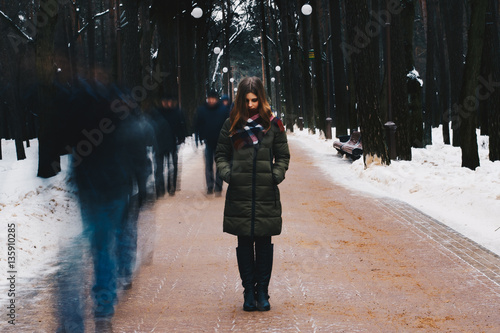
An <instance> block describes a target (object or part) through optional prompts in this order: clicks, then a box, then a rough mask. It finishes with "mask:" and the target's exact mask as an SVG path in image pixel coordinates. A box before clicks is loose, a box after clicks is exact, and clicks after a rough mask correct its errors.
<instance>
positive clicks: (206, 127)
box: [195, 91, 229, 196]
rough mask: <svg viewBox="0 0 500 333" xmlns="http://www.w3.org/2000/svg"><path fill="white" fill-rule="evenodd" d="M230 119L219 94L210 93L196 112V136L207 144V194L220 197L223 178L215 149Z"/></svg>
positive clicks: (227, 109)
mask: <svg viewBox="0 0 500 333" xmlns="http://www.w3.org/2000/svg"><path fill="white" fill-rule="evenodd" d="M228 117H229V108H228V107H227V106H225V105H224V104H223V103H222V102H220V101H219V94H218V93H217V92H216V91H210V92H209V93H208V94H207V100H206V102H205V103H204V104H203V105H201V106H200V107H198V110H197V112H196V129H195V131H196V136H197V138H198V140H200V142H204V143H205V179H206V184H207V194H208V195H210V194H213V193H214V192H215V195H216V196H220V195H221V192H222V178H221V177H220V175H219V173H218V172H217V170H216V168H214V165H215V149H216V148H217V140H218V139H219V134H220V130H221V128H222V125H223V124H224V122H225V121H226V119H227V118H228Z"/></svg>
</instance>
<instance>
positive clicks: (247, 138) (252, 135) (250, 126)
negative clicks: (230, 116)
mask: <svg viewBox="0 0 500 333" xmlns="http://www.w3.org/2000/svg"><path fill="white" fill-rule="evenodd" d="M270 120H271V123H275V124H277V125H278V127H279V128H280V131H284V130H285V128H284V127H283V123H282V122H281V120H279V119H278V118H276V117H274V116H273V115H271V118H270ZM262 122H263V121H262V117H261V116H260V115H259V114H256V115H254V116H252V117H250V118H248V120H247V123H246V125H245V126H244V127H243V128H240V129H238V130H235V131H233V133H231V135H230V137H231V142H232V143H233V147H234V149H236V150H238V149H241V148H244V147H254V146H255V145H257V144H259V142H260V141H261V140H262V138H263V137H264V135H265V134H266V133H267V130H266V129H265V128H264V127H263V126H262Z"/></svg>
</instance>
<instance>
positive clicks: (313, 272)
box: [37, 137, 500, 333]
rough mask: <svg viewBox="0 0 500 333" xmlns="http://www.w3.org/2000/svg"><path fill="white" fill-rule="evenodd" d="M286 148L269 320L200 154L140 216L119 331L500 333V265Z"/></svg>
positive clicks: (46, 323)
mask: <svg viewBox="0 0 500 333" xmlns="http://www.w3.org/2000/svg"><path fill="white" fill-rule="evenodd" d="M290 141H291V142H290V149H291V156H292V158H291V162H290V169H289V171H288V173H287V175H286V179H285V181H284V182H283V183H282V184H281V185H280V191H281V198H282V204H283V221H284V223H283V233H282V235H280V236H277V237H273V243H274V244H275V255H274V267H273V276H272V279H271V284H270V295H271V299H270V302H271V311H269V312H250V313H249V312H244V311H243V310H242V301H243V295H242V293H243V289H242V287H241V283H240V279H239V275H238V269H237V264H236V256H235V247H236V238H235V237H234V236H231V235H228V234H224V233H223V232H222V211H223V207H224V195H225V191H224V192H223V196H222V197H214V196H210V197H208V196H206V195H205V194H204V192H205V190H204V178H203V177H204V176H203V175H204V171H203V170H204V168H203V161H202V154H201V151H198V153H196V154H193V155H192V157H190V158H189V159H188V160H186V161H184V163H183V165H182V174H181V175H182V181H181V190H180V191H178V192H177V193H176V195H175V196H173V197H170V196H167V197H165V198H163V199H161V200H159V201H158V202H157V203H156V204H155V206H154V208H153V209H152V210H151V211H149V212H147V214H146V215H143V216H142V219H141V223H140V229H139V232H140V242H141V244H140V246H139V249H140V259H141V262H142V265H141V267H140V269H139V270H138V272H137V275H136V277H135V279H134V282H133V287H132V289H131V290H128V291H125V292H123V293H122V294H121V296H120V302H119V304H118V306H117V312H116V314H115V317H114V318H113V322H112V325H113V332H115V333H116V332H162V333H163V332H500V316H499V315H498V314H499V313H500V258H499V257H498V256H496V255H494V254H492V253H491V252H489V251H487V250H485V249H483V248H482V247H480V246H478V245H477V244H475V243H473V242H471V241H470V240H468V239H466V238H464V237H463V236H461V235H460V234H458V233H456V232H454V231H453V230H450V229H449V228H447V227H446V226H444V225H442V224H441V223H439V222H438V221H435V220H433V219H432V218H430V217H428V216H426V215H424V214H422V213H421V212H419V211H417V210H415V209H414V208H412V207H410V206H408V205H406V204H404V203H401V202H398V201H395V200H391V199H387V198H379V197H373V196H368V195H365V194H361V193H359V192H353V191H350V190H348V189H346V188H344V187H341V186H339V185H338V184H334V183H332V182H331V181H330V180H329V178H328V177H325V176H324V175H323V174H322V173H321V171H320V169H319V168H318V167H316V166H315V165H314V164H313V163H312V158H311V157H310V156H308V152H307V151H306V150H305V149H304V148H302V147H301V145H300V143H299V141H298V140H297V139H294V138H293V137H291V140H290ZM332 154H334V153H333V152H332ZM332 158H337V157H336V156H332ZM51 320H53V319H51V318H50V314H49V313H47V314H45V315H44V316H43V317H42V319H39V322H40V326H39V327H50V322H51ZM87 322H88V325H87V329H86V331H88V332H93V331H94V330H93V323H92V322H91V321H90V320H87ZM41 331H45V332H51V330H46V329H44V330H41ZM37 332H39V331H37Z"/></svg>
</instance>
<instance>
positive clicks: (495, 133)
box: [488, 0, 500, 162]
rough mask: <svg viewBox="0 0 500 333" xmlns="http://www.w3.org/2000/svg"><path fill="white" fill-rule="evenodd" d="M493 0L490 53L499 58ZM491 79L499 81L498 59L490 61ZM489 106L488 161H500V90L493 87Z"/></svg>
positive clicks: (496, 14) (495, 11)
mask: <svg viewBox="0 0 500 333" xmlns="http://www.w3.org/2000/svg"><path fill="white" fill-rule="evenodd" d="M494 2H495V0H490V6H492V11H493V16H494V20H493V22H494V24H493V27H494V28H493V29H492V30H493V39H492V43H491V54H492V59H499V57H500V41H499V35H498V34H499V30H500V29H499V27H498V23H499V21H500V20H499V15H498V12H497V10H495V8H496V6H495V3H494ZM492 81H493V82H500V64H499V63H498V61H492ZM489 104H490V108H489V117H488V118H489V122H488V123H489V137H490V142H489V149H490V154H489V157H490V161H492V162H494V161H500V90H499V89H498V88H497V89H494V90H493V91H492V92H491V97H490V103H489Z"/></svg>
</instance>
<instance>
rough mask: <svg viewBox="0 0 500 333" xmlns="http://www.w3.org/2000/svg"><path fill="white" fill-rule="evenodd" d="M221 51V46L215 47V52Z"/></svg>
mask: <svg viewBox="0 0 500 333" xmlns="http://www.w3.org/2000/svg"><path fill="white" fill-rule="evenodd" d="M220 51H221V49H220V47H218V46H216V47H214V53H215V54H219V53H220Z"/></svg>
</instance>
